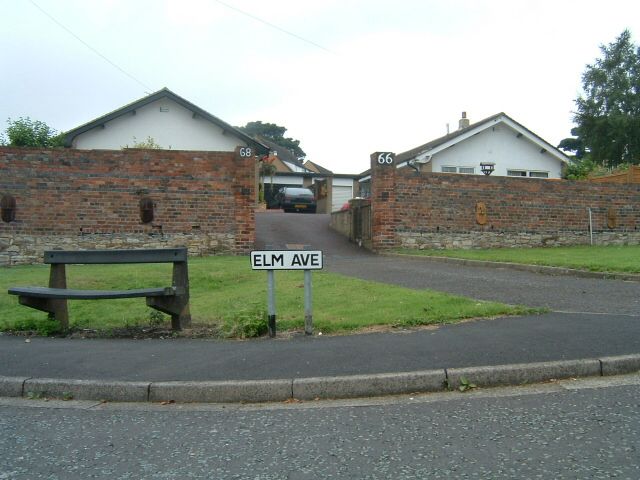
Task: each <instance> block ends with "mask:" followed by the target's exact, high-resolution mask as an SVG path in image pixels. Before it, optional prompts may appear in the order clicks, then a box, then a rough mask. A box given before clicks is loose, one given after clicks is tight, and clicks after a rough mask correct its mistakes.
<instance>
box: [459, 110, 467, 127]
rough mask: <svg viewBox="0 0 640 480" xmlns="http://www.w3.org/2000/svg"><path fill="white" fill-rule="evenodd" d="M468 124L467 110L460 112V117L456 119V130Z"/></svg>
mask: <svg viewBox="0 0 640 480" xmlns="http://www.w3.org/2000/svg"><path fill="white" fill-rule="evenodd" d="M468 126H469V119H468V118H467V112H462V118H461V119H460V120H459V121H458V130H462V129H463V128H467V127H468Z"/></svg>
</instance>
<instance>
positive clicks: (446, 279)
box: [256, 212, 640, 320]
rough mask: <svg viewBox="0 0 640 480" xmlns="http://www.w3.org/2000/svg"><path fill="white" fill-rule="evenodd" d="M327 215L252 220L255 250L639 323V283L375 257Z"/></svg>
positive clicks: (382, 278)
mask: <svg viewBox="0 0 640 480" xmlns="http://www.w3.org/2000/svg"><path fill="white" fill-rule="evenodd" d="M329 219H330V216H329V215H321V214H316V215H310V214H294V213H279V212H265V213H258V214H256V229H257V246H258V248H266V247H267V246H270V248H283V247H285V245H286V244H306V245H310V246H311V248H313V249H314V250H322V251H323V252H324V265H325V269H326V270H328V271H331V272H335V273H341V274H343V275H349V276H352V277H357V278H362V279H365V280H374V281H378V282H384V283H389V284H394V285H401V286H403V287H408V288H415V289H432V290H438V291H442V292H449V293H454V294H458V295H464V296H467V297H472V298H477V299H482V300H496V301H500V302H504V303H509V304H522V305H528V306H533V307H548V308H550V309H552V310H554V311H557V312H577V313H590V314H594V313H595V314H602V315H608V314H616V315H628V316H632V317H638V319H639V320H640V283H639V282H628V281H622V280H609V279H588V278H576V277H570V276H554V275H548V274H540V273H533V272H523V271H518V270H512V269H508V268H493V267H476V266H468V265H457V264H451V263H446V262H441V261H437V260H433V259H427V258H416V257H411V258H404V257H398V256H386V255H375V254H372V253H370V252H368V251H367V250H364V249H361V248H358V247H357V246H356V245H354V244H352V243H350V242H349V241H348V240H347V239H346V238H345V237H343V236H342V235H340V234H338V233H336V232H334V231H333V230H331V229H330V228H329Z"/></svg>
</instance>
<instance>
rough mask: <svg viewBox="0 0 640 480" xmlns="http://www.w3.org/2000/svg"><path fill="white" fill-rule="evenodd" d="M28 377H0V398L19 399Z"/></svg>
mask: <svg viewBox="0 0 640 480" xmlns="http://www.w3.org/2000/svg"><path fill="white" fill-rule="evenodd" d="M29 378H30V377H0V397H21V396H22V391H23V388H24V382H26V381H27V380H29Z"/></svg>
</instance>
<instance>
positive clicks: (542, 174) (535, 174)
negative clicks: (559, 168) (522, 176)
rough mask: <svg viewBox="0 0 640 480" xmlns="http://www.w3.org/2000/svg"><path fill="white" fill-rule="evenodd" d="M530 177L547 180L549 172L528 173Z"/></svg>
mask: <svg viewBox="0 0 640 480" xmlns="http://www.w3.org/2000/svg"><path fill="white" fill-rule="evenodd" d="M529 176H530V177H536V178H549V172H529Z"/></svg>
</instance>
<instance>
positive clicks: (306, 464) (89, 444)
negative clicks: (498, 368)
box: [0, 375, 640, 480]
mask: <svg viewBox="0 0 640 480" xmlns="http://www.w3.org/2000/svg"><path fill="white" fill-rule="evenodd" d="M639 395H640V376H638V375H634V376H626V377H612V378H600V379H595V380H594V379H586V380H578V381H566V382H558V383H553V384H546V385H536V386H530V387H518V388H509V389H489V390H476V391H472V392H469V393H464V394H461V393H441V394H431V395H424V396H414V397H409V396H404V397H396V398H391V399H384V400H379V399H378V400H375V399H373V400H361V401H342V402H310V403H300V404H279V405H267V406H251V405H245V406H238V405H235V406H231V405H229V406H206V405H158V404H156V405H131V404H119V405H118V404H114V405H110V404H98V405H96V404H88V403H81V402H73V401H72V402H67V403H64V402H44V401H42V400H17V399H14V400H6V399H5V400H0V431H1V432H2V435H0V478H1V479H3V480H4V479H11V480H23V479H24V480H27V479H28V480H35V479H50V480H55V479H65V480H73V479H85V478H98V479H102V478H104V479H109V480H117V479H133V478H154V479H155V478H157V479H189V478H203V479H204V478H207V479H208V478H215V479H232V478H235V479H240V478H242V479H244V478H252V479H265V480H266V479H283V480H284V479H328V478H340V479H343V478H370V479H389V478H393V479H422V478H443V479H451V478H481V479H482V478H486V479H502V478H504V479H511V478H544V479H583V478H592V479H605V478H607V479H608V478H619V479H630V480H631V479H634V480H635V479H637V478H640V455H638V451H639V450H640V409H639V408H638V396H639Z"/></svg>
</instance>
